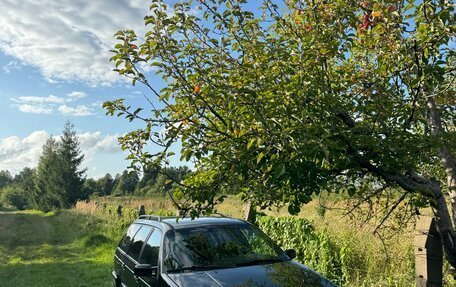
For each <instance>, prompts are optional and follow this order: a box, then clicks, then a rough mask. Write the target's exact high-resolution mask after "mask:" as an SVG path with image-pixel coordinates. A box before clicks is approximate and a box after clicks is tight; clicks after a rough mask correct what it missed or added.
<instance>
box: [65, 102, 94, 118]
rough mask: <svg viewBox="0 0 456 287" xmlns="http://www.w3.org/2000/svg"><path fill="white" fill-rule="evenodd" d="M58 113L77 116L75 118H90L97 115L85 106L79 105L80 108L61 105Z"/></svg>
mask: <svg viewBox="0 0 456 287" xmlns="http://www.w3.org/2000/svg"><path fill="white" fill-rule="evenodd" d="M58 111H59V112H60V113H61V114H62V115H67V116H75V117H83V116H90V115H94V114H95V113H94V112H93V110H92V109H91V108H89V107H87V106H84V105H79V106H75V107H70V106H67V105H61V106H59V107H58Z"/></svg>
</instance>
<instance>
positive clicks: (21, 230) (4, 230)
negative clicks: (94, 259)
mask: <svg viewBox="0 0 456 287" xmlns="http://www.w3.org/2000/svg"><path fill="white" fill-rule="evenodd" d="M96 225H97V223H96V219H92V218H88V217H87V216H81V215H76V214H74V213H71V212H68V211H63V212H58V213H47V214H46V213H40V212H33V211H32V212H30V211H27V212H2V213H1V214H0V248H1V247H5V248H7V249H10V248H20V247H33V246H41V245H45V244H49V245H64V244H68V243H71V242H73V241H75V240H77V239H78V238H82V237H83V236H84V235H88V234H90V233H93V232H94V231H96V227H97V226H96Z"/></svg>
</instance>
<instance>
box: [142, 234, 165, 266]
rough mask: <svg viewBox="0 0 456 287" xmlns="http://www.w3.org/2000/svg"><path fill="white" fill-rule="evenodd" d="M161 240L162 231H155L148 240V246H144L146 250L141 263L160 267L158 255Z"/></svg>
mask: <svg viewBox="0 0 456 287" xmlns="http://www.w3.org/2000/svg"><path fill="white" fill-rule="evenodd" d="M161 238H162V233H161V231H160V230H158V229H155V230H154V231H153V233H152V235H151V236H150V237H149V240H147V243H146V245H145V246H144V250H143V253H142V255H141V259H140V261H139V263H141V264H150V265H152V266H157V265H158V254H159V251H160V243H161Z"/></svg>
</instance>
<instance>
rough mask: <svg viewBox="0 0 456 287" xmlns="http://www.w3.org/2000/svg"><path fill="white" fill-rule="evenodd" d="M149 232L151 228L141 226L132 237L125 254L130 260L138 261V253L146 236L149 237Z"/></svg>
mask: <svg viewBox="0 0 456 287" xmlns="http://www.w3.org/2000/svg"><path fill="white" fill-rule="evenodd" d="M151 230H152V227H150V226H147V225H143V226H142V227H141V229H140V230H139V231H138V232H137V233H136V235H135V236H134V237H133V240H132V242H131V245H130V248H129V249H128V252H127V254H128V255H130V256H131V258H133V259H135V260H138V257H139V253H140V252H141V248H142V246H143V244H144V241H146V239H147V236H148V235H149V233H150V231H151Z"/></svg>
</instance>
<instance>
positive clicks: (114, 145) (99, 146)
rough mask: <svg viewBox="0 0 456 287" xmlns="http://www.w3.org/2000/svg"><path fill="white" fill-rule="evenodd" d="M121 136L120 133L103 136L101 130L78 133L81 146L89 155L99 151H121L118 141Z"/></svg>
mask: <svg viewBox="0 0 456 287" xmlns="http://www.w3.org/2000/svg"><path fill="white" fill-rule="evenodd" d="M119 136H120V135H118V134H115V135H106V136H102V135H101V132H92V133H90V132H87V133H82V134H79V135H78V137H79V142H80V143H81V148H82V149H83V150H85V152H86V154H87V155H88V156H89V157H91V156H92V155H94V154H97V153H118V152H121V149H120V147H119V145H118V141H117V139H118V138H119Z"/></svg>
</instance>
